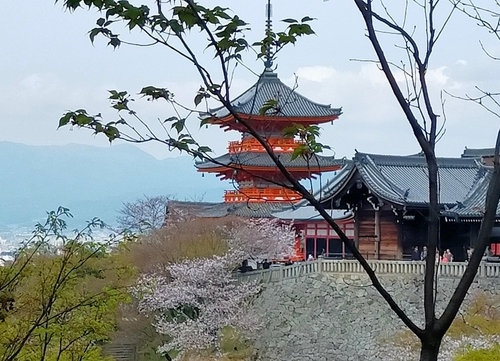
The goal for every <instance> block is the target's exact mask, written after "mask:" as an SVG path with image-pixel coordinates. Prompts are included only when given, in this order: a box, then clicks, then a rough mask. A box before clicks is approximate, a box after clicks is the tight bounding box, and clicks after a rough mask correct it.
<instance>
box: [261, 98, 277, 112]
mask: <svg viewBox="0 0 500 361" xmlns="http://www.w3.org/2000/svg"><path fill="white" fill-rule="evenodd" d="M277 105H278V101H277V100H276V99H269V100H268V101H266V102H265V103H264V104H263V105H262V107H261V108H260V109H259V115H266V113H267V112H268V111H270V110H271V109H276V106H277Z"/></svg>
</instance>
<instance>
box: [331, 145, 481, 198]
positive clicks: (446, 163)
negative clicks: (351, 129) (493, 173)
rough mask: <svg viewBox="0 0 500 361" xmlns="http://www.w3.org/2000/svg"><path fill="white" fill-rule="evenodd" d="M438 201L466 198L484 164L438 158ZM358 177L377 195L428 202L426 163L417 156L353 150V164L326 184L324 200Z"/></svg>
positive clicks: (466, 160)
mask: <svg viewBox="0 0 500 361" xmlns="http://www.w3.org/2000/svg"><path fill="white" fill-rule="evenodd" d="M437 163H438V168H439V182H440V203H441V204H443V205H450V206H453V205H455V204H456V202H457V201H461V200H463V199H465V197H466V196H467V195H468V194H469V192H470V191H471V189H472V187H473V186H475V185H476V183H477V182H478V181H479V180H480V179H481V177H483V176H484V167H483V166H482V165H480V164H479V163H478V162H477V161H476V160H474V159H467V158H465V159H461V158H438V159H437ZM356 173H357V174H358V175H357V176H359V177H360V180H361V181H362V182H363V184H365V186H366V187H367V188H368V189H369V190H370V191H371V192H372V193H373V194H374V195H376V196H377V197H379V198H381V199H384V200H387V201H389V202H391V203H394V204H399V205H414V206H418V205H426V204H428V202H429V192H428V187H429V185H428V176H427V174H428V173H427V164H426V161H425V158H424V157H423V156H420V155H413V156H389V155H376V154H366V153H356V155H355V156H354V158H353V164H352V167H349V166H348V167H345V168H344V169H343V170H341V171H340V172H339V175H338V176H337V177H336V178H334V179H332V180H331V181H330V182H329V183H328V184H327V185H326V186H325V192H324V196H323V200H328V199H329V198H333V197H335V196H336V195H337V194H338V193H339V192H340V191H341V190H342V189H343V187H344V186H345V185H346V184H347V183H348V181H349V180H350V179H352V177H354V176H356Z"/></svg>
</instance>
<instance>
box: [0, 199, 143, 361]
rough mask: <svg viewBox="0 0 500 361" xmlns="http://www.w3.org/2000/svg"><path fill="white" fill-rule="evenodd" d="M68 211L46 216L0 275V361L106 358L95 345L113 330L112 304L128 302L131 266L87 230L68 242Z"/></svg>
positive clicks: (115, 306)
mask: <svg viewBox="0 0 500 361" xmlns="http://www.w3.org/2000/svg"><path fill="white" fill-rule="evenodd" d="M67 215H69V212H68V210H67V209H64V208H60V209H59V210H58V211H57V212H50V213H49V214H48V220H47V222H46V223H45V224H44V225H37V227H36V230H35V232H34V235H33V237H32V238H31V239H30V240H29V241H28V242H26V244H25V245H24V246H23V248H22V249H21V250H20V252H19V253H18V255H17V257H16V258H15V260H14V261H13V262H12V263H11V264H10V265H7V266H5V267H2V268H1V269H0V301H1V300H4V301H6V303H5V304H6V305H7V307H4V306H3V303H2V302H0V303H2V309H1V315H2V317H1V318H0V356H1V358H2V360H5V361H14V360H26V361H31V360H32V361H38V360H43V359H45V360H60V361H66V360H68V361H69V360H75V359H78V360H89V361H91V360H92V361H94V360H95V361H98V360H105V359H106V358H103V357H101V356H100V351H101V350H100V345H102V344H103V343H105V342H107V341H108V339H109V336H110V334H111V333H112V332H113V331H114V328H115V317H116V315H117V311H118V306H119V305H120V304H121V303H124V302H129V297H128V296H127V294H126V292H125V289H124V286H126V285H127V284H128V281H129V280H130V279H131V278H132V276H133V274H134V272H133V269H132V268H131V267H129V266H128V265H126V264H123V263H121V262H120V260H119V258H117V257H116V256H115V254H114V253H113V252H111V253H110V252H108V250H107V248H106V247H105V245H104V244H98V243H95V242H93V241H92V238H91V232H92V229H93V228H95V227H99V226H100V225H102V223H101V222H100V221H99V220H93V221H91V222H89V225H88V227H87V228H86V229H84V230H83V231H81V232H78V233H76V235H75V236H74V237H71V238H69V237H67V236H66V235H65V234H64V233H63V231H64V230H65V228H66V224H65V221H64V219H63V217H64V216H67Z"/></svg>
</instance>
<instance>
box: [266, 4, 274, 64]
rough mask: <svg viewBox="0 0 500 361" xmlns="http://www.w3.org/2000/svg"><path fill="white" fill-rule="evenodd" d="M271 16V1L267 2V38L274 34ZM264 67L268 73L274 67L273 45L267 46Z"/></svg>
mask: <svg viewBox="0 0 500 361" xmlns="http://www.w3.org/2000/svg"><path fill="white" fill-rule="evenodd" d="M271 15H272V5H271V0H267V4H266V17H267V18H266V36H268V35H269V34H271V33H272V31H273V30H272V20H271ZM264 66H265V68H266V70H267V71H272V69H271V67H272V66H273V56H272V53H271V43H269V44H267V47H266V56H265V60H264Z"/></svg>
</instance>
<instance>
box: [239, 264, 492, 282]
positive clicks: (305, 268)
mask: <svg viewBox="0 0 500 361" xmlns="http://www.w3.org/2000/svg"><path fill="white" fill-rule="evenodd" d="M367 262H368V264H369V265H370V267H371V268H372V269H373V270H374V271H375V273H376V274H377V275H381V274H405V275H424V273H425V262H420V261H418V262H416V261H378V260H377V261H375V260H368V261H367ZM466 267H467V263H464V262H450V263H440V264H439V266H438V267H437V274H438V275H439V276H443V277H461V276H462V274H463V273H464V272H465V269H466ZM311 273H336V274H362V273H365V271H364V270H363V268H362V267H361V264H360V263H359V262H358V261H355V260H321V259H320V260H317V261H313V262H304V263H300V264H295V265H291V266H283V267H276V268H271V269H268V270H257V271H252V272H247V273H244V274H239V275H238V276H239V277H240V279H241V280H249V281H253V280H255V281H259V282H277V281H281V280H283V279H288V278H296V277H301V276H305V275H307V274H311ZM477 276H478V277H498V278H499V279H500V263H487V262H482V263H481V265H480V266H479V269H478V271H477Z"/></svg>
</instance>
